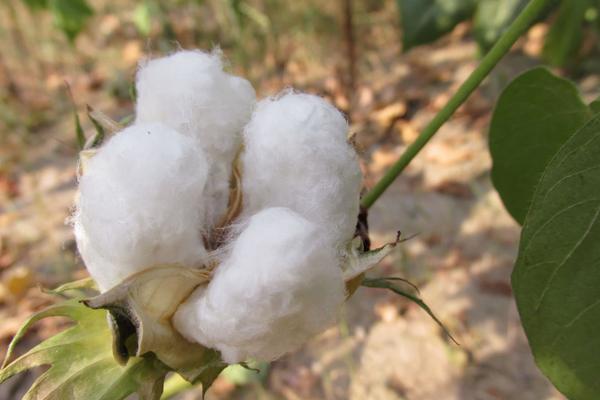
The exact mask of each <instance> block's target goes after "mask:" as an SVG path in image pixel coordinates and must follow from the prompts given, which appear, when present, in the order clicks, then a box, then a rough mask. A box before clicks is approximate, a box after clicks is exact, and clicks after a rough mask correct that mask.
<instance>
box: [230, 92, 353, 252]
mask: <svg viewBox="0 0 600 400" xmlns="http://www.w3.org/2000/svg"><path fill="white" fill-rule="evenodd" d="M347 132H348V125H347V122H346V120H345V119H344V117H343V116H342V114H341V113H340V112H339V111H338V110H337V109H336V108H335V107H333V106H332V105H331V104H329V103H328V102H326V101H325V100H324V99H322V98H320V97H318V96H314V95H309V94H299V93H293V92H285V93H283V94H282V95H281V96H279V97H274V98H269V99H266V100H263V101H261V102H259V103H258V105H257V108H256V111H255V112H254V114H253V115H252V118H251V120H250V122H249V124H248V125H247V126H246V128H245V130H244V145H245V149H244V153H243V156H242V167H243V174H242V179H243V181H242V187H243V191H244V210H245V211H244V214H245V215H246V216H248V215H251V214H253V213H255V212H257V211H258V210H261V209H263V208H266V207H279V206H280V207H288V208H291V209H292V210H294V211H296V212H298V213H300V214H301V215H302V216H304V217H305V218H307V219H309V220H310V221H313V222H314V223H316V224H318V225H319V226H322V227H323V228H324V229H327V230H328V232H329V235H330V237H331V239H332V240H333V241H334V242H335V243H336V244H337V245H338V246H340V247H341V246H343V245H344V244H345V243H346V242H347V241H348V240H350V239H351V238H352V236H353V234H354V230H355V226H356V221H357V216H358V209H359V195H360V188H361V180H362V177H361V172H360V167H359V164H358V158H357V155H356V153H355V151H354V149H353V148H352V146H351V145H350V144H348V142H347Z"/></svg>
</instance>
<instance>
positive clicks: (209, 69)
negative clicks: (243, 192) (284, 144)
mask: <svg viewBox="0 0 600 400" xmlns="http://www.w3.org/2000/svg"><path fill="white" fill-rule="evenodd" d="M136 88H137V106H136V122H138V123H139V122H162V123H164V124H166V125H168V126H170V127H172V128H174V129H175V130H177V131H178V132H181V133H182V134H184V135H186V136H189V137H191V138H193V139H194V140H195V141H196V142H197V143H198V144H199V145H200V146H201V147H202V149H203V150H204V152H205V154H206V155H207V157H208V161H209V167H210V172H209V175H208V176H209V178H208V182H207V188H206V191H205V196H204V197H205V200H204V202H205V204H206V213H207V223H208V224H209V225H213V224H215V223H217V222H218V220H219V219H220V217H221V216H222V215H223V214H224V212H225V210H226V208H227V201H228V198H229V178H230V175H231V165H232V163H233V160H234V158H235V155H236V154H237V151H238V150H239V147H240V144H241V131H242V129H243V127H244V125H245V124H246V123H247V122H248V119H249V118H250V115H251V114H252V110H253V108H254V105H255V102H256V94H255V92H254V89H253V88H252V85H251V84H250V82H248V81H247V80H245V79H242V78H239V77H236V76H232V75H229V74H227V73H225V72H224V71H223V63H222V61H221V55H220V53H219V52H218V51H216V52H213V53H204V52H201V51H179V52H176V53H174V54H172V55H170V56H168V57H163V58H158V59H154V60H150V61H147V62H143V63H141V64H140V69H139V71H138V74H137V82H136Z"/></svg>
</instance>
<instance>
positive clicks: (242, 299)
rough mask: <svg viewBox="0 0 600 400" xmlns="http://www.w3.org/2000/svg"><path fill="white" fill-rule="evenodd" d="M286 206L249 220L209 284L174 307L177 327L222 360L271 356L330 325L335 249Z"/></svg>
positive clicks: (335, 307) (339, 287)
mask: <svg viewBox="0 0 600 400" xmlns="http://www.w3.org/2000/svg"><path fill="white" fill-rule="evenodd" d="M324 242H326V240H325V238H324V237H323V232H322V231H321V230H320V229H319V227H317V225H316V224H314V223H312V222H309V221H308V220H306V219H305V218H303V217H302V216H300V215H299V214H297V213H295V212H293V211H291V210H289V209H286V208H269V209H266V210H263V211H261V212H259V213H258V214H256V215H254V216H253V217H252V218H250V219H249V221H248V223H247V226H246V227H245V229H243V231H242V232H241V234H240V235H239V236H238V237H237V239H236V240H235V242H234V243H233V244H232V248H231V252H230V254H229V256H228V257H226V258H225V260H224V261H223V263H222V264H221V265H219V266H218V267H217V269H216V273H215V275H214V277H213V279H212V281H211V282H210V283H209V284H208V286H207V287H202V288H199V289H197V290H196V291H195V292H194V293H193V294H192V296H190V298H189V299H188V300H187V301H186V302H184V303H183V304H182V305H181V306H180V307H179V309H178V310H177V312H176V314H175V316H174V318H173V322H174V326H175V328H176V329H177V330H178V331H179V332H180V333H181V334H182V335H183V336H184V337H186V338H187V339H188V340H190V341H195V342H198V343H200V344H202V345H204V346H207V347H211V348H215V349H218V350H219V351H220V352H221V355H222V357H223V360H224V361H225V362H228V363H236V362H240V361H244V360H246V359H248V358H253V359H256V360H261V361H270V360H273V359H275V358H277V357H279V356H281V355H283V354H284V353H286V352H289V351H292V350H294V349H296V348H297V347H299V346H300V345H301V344H302V343H304V342H305V341H306V340H307V339H308V338H310V337H311V336H313V335H315V334H317V333H319V332H321V331H322V330H323V329H325V328H326V327H327V326H328V325H329V324H331V323H332V322H333V321H334V320H335V318H336V316H337V312H338V311H339V308H340V306H341V305H342V303H343V302H344V299H345V285H344V280H343V277H342V271H341V269H340V267H339V264H338V263H337V259H336V254H335V250H334V249H333V248H332V247H331V246H327V245H325V243H324Z"/></svg>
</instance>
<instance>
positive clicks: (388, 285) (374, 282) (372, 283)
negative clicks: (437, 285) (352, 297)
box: [361, 277, 458, 344]
mask: <svg viewBox="0 0 600 400" xmlns="http://www.w3.org/2000/svg"><path fill="white" fill-rule="evenodd" d="M394 281H402V282H405V283H408V284H409V286H410V287H411V288H413V289H416V286H415V285H413V284H412V283H410V282H408V281H406V280H405V279H402V278H395V277H387V278H373V279H370V278H365V279H364V280H363V281H362V283H361V285H362V286H366V287H370V288H379V289H389V290H391V291H392V292H394V293H396V294H397V295H399V296H402V297H404V298H406V299H408V300H410V301H412V302H413V303H415V304H416V305H418V306H419V307H421V309H423V310H424V311H425V312H426V313H427V314H428V315H429V316H430V317H431V318H432V319H433V320H434V321H435V322H436V323H437V324H438V325H439V326H440V328H442V330H443V331H444V333H445V334H446V335H447V336H448V337H449V338H450V339H451V340H452V341H453V342H454V343H455V344H458V342H457V341H456V340H455V339H454V337H453V336H452V335H451V334H450V331H448V329H447V328H446V327H445V326H444V324H443V323H442V321H440V320H439V318H438V317H436V315H435V314H434V313H433V311H432V310H431V308H429V306H428V305H427V304H426V303H425V302H424V301H423V300H422V299H421V298H420V297H418V295H414V294H411V293H409V292H407V291H405V290H403V289H402V288H400V286H398V285H396V284H395V283H394ZM417 291H418V289H417Z"/></svg>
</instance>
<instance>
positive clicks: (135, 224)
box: [72, 123, 208, 291]
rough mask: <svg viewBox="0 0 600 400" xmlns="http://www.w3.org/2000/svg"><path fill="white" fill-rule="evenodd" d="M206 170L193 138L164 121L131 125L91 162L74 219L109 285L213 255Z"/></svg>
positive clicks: (95, 272) (97, 275) (88, 260)
mask: <svg viewBox="0 0 600 400" xmlns="http://www.w3.org/2000/svg"><path fill="white" fill-rule="evenodd" d="M207 173H208V164H207V161H206V157H205V156H204V153H203V151H202V150H201V149H199V148H197V146H196V145H195V143H194V141H193V140H192V139H190V138H189V137H186V136H184V135H182V134H180V133H178V132H176V131H174V130H173V129H171V128H169V127H167V126H165V125H163V124H160V123H151V124H136V125H133V126H131V127H129V128H126V129H124V130H123V131H122V132H120V133H118V134H117V135H116V136H114V137H113V138H111V139H110V140H109V141H108V143H106V144H105V145H104V146H102V147H101V148H100V149H99V150H98V152H97V153H96V154H95V155H94V156H93V157H92V158H91V159H89V160H88V161H87V163H86V168H85V173H84V174H83V175H82V176H81V177H80V180H79V198H78V200H77V202H76V203H77V204H76V210H75V212H74V214H73V217H72V222H73V225H74V231H75V237H76V240H77V246H78V248H79V252H80V254H81V256H82V258H83V260H84V262H85V265H86V267H87V269H88V271H89V272H90V275H91V276H92V277H93V278H94V280H95V281H96V282H97V283H98V285H99V287H100V289H101V290H102V291H105V290H107V289H109V288H111V287H113V286H115V285H116V284H118V283H120V282H121V281H123V280H124V279H125V278H126V277H128V276H130V275H132V274H133V273H135V272H138V271H141V270H143V269H146V268H148V267H150V266H153V265H157V264H161V263H169V264H174V263H180V264H182V265H185V266H188V267H197V266H200V265H202V264H203V263H204V262H205V261H206V258H207V252H206V250H205V248H204V245H203V240H202V231H201V229H202V227H203V226H204V225H205V223H204V214H205V213H204V210H203V204H204V199H203V190H204V187H205V184H206V181H207Z"/></svg>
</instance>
